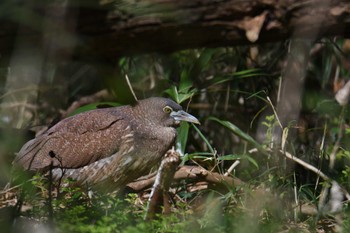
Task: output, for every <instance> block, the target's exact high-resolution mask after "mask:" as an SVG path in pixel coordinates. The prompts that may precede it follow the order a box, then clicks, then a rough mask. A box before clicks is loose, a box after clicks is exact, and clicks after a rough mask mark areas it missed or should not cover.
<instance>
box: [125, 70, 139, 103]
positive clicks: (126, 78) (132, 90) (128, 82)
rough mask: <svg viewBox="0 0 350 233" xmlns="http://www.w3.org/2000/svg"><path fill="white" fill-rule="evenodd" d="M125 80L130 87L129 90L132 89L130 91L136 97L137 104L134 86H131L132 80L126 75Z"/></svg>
mask: <svg viewBox="0 0 350 233" xmlns="http://www.w3.org/2000/svg"><path fill="white" fill-rule="evenodd" d="M125 80H126V83H127V84H128V86H129V89H130V91H131V94H132V96H133V97H134V99H135V101H136V102H137V101H138V100H137V97H136V94H135V92H134V89H133V88H132V86H131V83H130V80H129V77H128V75H127V74H125Z"/></svg>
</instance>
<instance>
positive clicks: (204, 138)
mask: <svg viewBox="0 0 350 233" xmlns="http://www.w3.org/2000/svg"><path fill="white" fill-rule="evenodd" d="M192 126H193V128H194V129H195V130H196V131H197V133H198V134H199V136H200V137H201V138H202V140H203V141H204V142H205V144H207V146H208V148H209V150H210V152H211V153H212V155H215V150H214V149H213V147H212V146H211V145H210V143H209V141H208V140H207V138H206V137H205V136H204V135H203V134H202V132H201V131H200V130H199V129H198V128H197V126H195V125H194V124H192Z"/></svg>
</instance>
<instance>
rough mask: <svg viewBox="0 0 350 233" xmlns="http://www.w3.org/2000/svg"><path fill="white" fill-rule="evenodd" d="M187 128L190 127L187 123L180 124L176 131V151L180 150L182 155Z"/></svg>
mask: <svg viewBox="0 0 350 233" xmlns="http://www.w3.org/2000/svg"><path fill="white" fill-rule="evenodd" d="M189 128H190V125H189V124H188V123H187V122H182V123H181V125H180V127H179V128H178V129H177V139H176V149H177V150H180V151H181V154H182V155H184V154H185V148H186V144H187V138H188V130H189Z"/></svg>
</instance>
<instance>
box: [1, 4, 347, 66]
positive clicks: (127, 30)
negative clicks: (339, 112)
mask: <svg viewBox="0 0 350 233" xmlns="http://www.w3.org/2000/svg"><path fill="white" fill-rule="evenodd" d="M12 2H13V1H12V0H6V1H3V3H2V4H0V8H2V9H5V8H6V7H7V8H6V11H4V12H3V14H4V17H2V19H0V53H1V54H2V56H3V57H4V56H6V55H10V54H11V53H12V49H13V48H14V46H15V44H14V41H15V38H16V36H18V37H23V38H25V40H27V41H29V42H31V43H33V45H35V44H36V43H37V42H38V38H42V36H43V34H44V35H45V34H47V33H50V32H48V31H47V30H43V29H42V28H40V27H39V28H38V27H37V25H36V24H35V22H40V21H41V20H44V19H45V18H46V17H50V16H48V15H45V12H43V11H42V10H41V9H43V7H42V5H43V4H42V3H40V1H38V2H39V3H40V7H39V6H36V7H34V8H33V9H23V7H22V6H21V5H18V2H20V1H16V2H15V3H12ZM37 5H39V4H37ZM40 8H41V9H40ZM69 10H71V11H73V12H79V17H78V18H77V22H74V24H75V25H76V31H75V33H76V34H75V35H74V38H73V39H74V40H76V41H77V44H76V47H75V50H74V53H73V56H74V57H76V58H87V57H91V56H92V57H95V58H96V57H97V58H108V59H109V58H113V57H114V58H115V57H117V56H124V55H131V54H140V53H150V52H172V51H176V50H181V49H187V48H200V47H220V46H234V45H250V44H253V43H265V42H275V41H280V40H285V39H288V38H289V37H292V36H293V37H294V38H295V37H301V38H305V37H306V38H308V37H310V36H311V37H312V38H315V35H314V33H317V36H316V38H320V37H323V36H336V35H340V36H344V37H349V35H350V30H346V28H349V26H350V3H349V2H348V1H341V0H284V1H273V0H251V1H249V0H247V1H246V0H244V1H238V0H222V1H213V0H191V1H189V0H176V1H175V0H144V1H131V0H120V1H117V0H100V1H98V0H87V1H83V0H81V1H77V0H71V1H70V6H69ZM22 11H23V12H22ZM20 13H21V14H20ZM19 15H22V17H17V16H19ZM19 26H21V28H23V26H25V27H26V28H27V30H21V31H17V28H19ZM52 27H57V25H56V24H55V20H52ZM16 33H17V34H16ZM62 33H65V31H64V30H63V31H62ZM39 41H40V40H39ZM68 47H69V46H68ZM61 49H62V53H65V52H66V51H65V50H64V46H63V45H62V47H61Z"/></svg>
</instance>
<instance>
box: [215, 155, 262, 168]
mask: <svg viewBox="0 0 350 233" xmlns="http://www.w3.org/2000/svg"><path fill="white" fill-rule="evenodd" d="M217 159H218V160H242V159H246V160H248V161H249V162H250V163H252V164H253V165H254V166H255V167H256V168H259V165H258V163H257V162H256V161H255V159H253V158H252V157H250V156H248V155H234V154H229V155H223V156H220V157H218V158H217Z"/></svg>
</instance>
